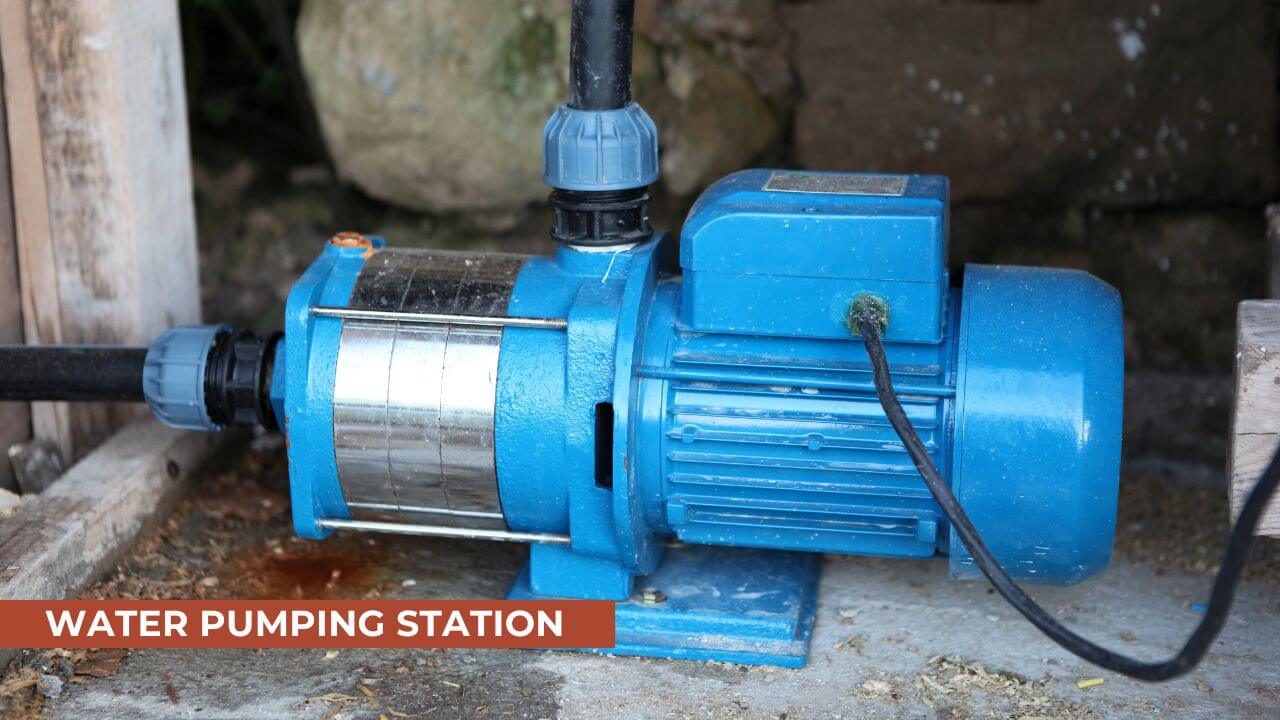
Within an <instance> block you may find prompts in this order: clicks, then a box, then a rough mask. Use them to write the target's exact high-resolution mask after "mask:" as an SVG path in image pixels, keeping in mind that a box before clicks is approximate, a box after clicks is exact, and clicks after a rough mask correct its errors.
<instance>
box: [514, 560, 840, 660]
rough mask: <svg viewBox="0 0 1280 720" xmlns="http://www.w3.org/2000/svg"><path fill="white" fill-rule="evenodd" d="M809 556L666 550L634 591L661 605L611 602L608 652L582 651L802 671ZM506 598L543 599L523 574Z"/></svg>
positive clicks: (814, 585)
mask: <svg viewBox="0 0 1280 720" xmlns="http://www.w3.org/2000/svg"><path fill="white" fill-rule="evenodd" d="M820 573H821V568H820V567H819V562H818V558H817V556H815V555H809V554H802V553H789V552H780V551H772V550H744V549H736V548H719V547H710V546H698V545H682V546H678V547H673V548H671V549H670V550H669V551H668V552H667V555H666V558H665V559H664V560H663V562H662V565H660V566H659V567H658V569H657V571H656V572H654V573H653V574H652V575H650V576H648V577H643V578H640V579H639V581H638V582H637V587H639V588H642V589H643V588H649V587H652V588H658V589H660V591H661V593H662V601H661V602H658V603H655V604H645V603H644V602H642V600H641V597H640V596H639V595H638V596H637V597H636V598H633V599H631V600H628V601H626V602H622V603H619V604H618V607H617V614H616V618H617V619H616V629H617V633H616V635H615V640H616V642H617V645H615V646H614V647H612V648H604V649H599V648H593V649H589V650H588V652H596V653H607V654H610V655H644V656H648V657H664V658H678V659H682V660H715V661H718V662H734V663H741V664H744V665H779V666H782V667H789V668H798V667H804V663H805V659H806V657H807V656H808V653H809V636H810V635H811V634H812V632H813V617H814V611H815V609H816V608H817V599H818V577H819V575H820ZM507 597H509V598H511V599H513V600H542V599H548V598H547V596H544V595H539V594H538V593H535V592H533V591H532V589H531V588H530V586H529V569H528V568H527V567H526V568H525V569H524V570H521V572H520V574H519V575H517V576H516V580H515V582H514V583H513V584H512V586H511V591H510V592H509V593H508V594H507Z"/></svg>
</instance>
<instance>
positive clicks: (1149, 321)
mask: <svg viewBox="0 0 1280 720" xmlns="http://www.w3.org/2000/svg"><path fill="white" fill-rule="evenodd" d="M567 8H568V2H567V0H486V2H484V3H476V2H470V1H468V0H432V2H429V3H423V2H419V0H384V1H383V2H379V3H374V4H367V3H340V2H336V1H335V0H307V2H306V4H305V7H304V12H303V16H302V18H301V21H300V27H299V42H300V47H301V50H302V57H303V61H304V66H305V70H306V72H307V75H308V80H309V83H310V86H311V89H312V92H313V95H314V99H315V102H316V107H317V110H318V114H319V117H320V119H321V125H322V129H323V131H324V135H325V138H326V141H327V144H328V146H329V149H330V151H331V154H332V155H333V158H334V160H335V163H336V166H337V167H338V169H339V172H340V173H341V174H342V175H343V177H344V178H346V179H347V180H349V181H350V182H351V183H353V184H354V185H356V186H357V187H358V188H360V189H361V190H363V191H364V192H366V193H368V194H370V195H372V196H374V197H376V198H380V199H382V200H385V201H387V202H390V203H393V204H396V205H399V206H402V207H407V208H412V209H417V210H419V211H423V212H426V213H429V214H433V215H442V214H443V215H448V214H451V213H463V214H466V213H473V214H474V213H484V214H486V215H492V214H502V213H513V214H516V215H520V214H524V215H528V214H529V213H542V212H545V210H544V209H542V208H541V206H540V203H541V202H542V199H543V197H544V196H545V193H546V189H545V188H544V187H542V185H541V184H540V181H539V169H540V168H539V162H538V146H539V145H538V144H539V131H540V128H541V124H542V121H543V119H544V118H545V117H546V115H547V114H548V113H549V111H550V110H551V108H552V107H553V106H554V105H555V104H556V103H558V102H560V101H561V100H562V98H563V97H564V96H565V81H566V74H567V69H566V66H567V53H568V49H567ZM637 29H638V33H639V37H638V40H637V50H636V61H635V71H636V95H637V98H638V99H639V100H640V101H641V102H642V103H644V104H645V106H646V107H647V108H648V109H649V110H650V112H651V114H653V115H654V117H655V120H657V122H658V125H659V129H660V131H661V133H662V142H663V148H662V149H663V161H662V169H663V175H664V179H663V181H662V184H661V186H660V187H659V189H658V194H659V203H658V208H657V213H656V214H657V216H658V217H659V218H660V219H663V220H665V221H666V222H667V224H668V225H669V226H675V225H678V222H679V219H680V217H681V215H682V213H683V211H684V210H685V209H686V208H687V207H688V205H689V203H690V202H691V201H692V199H693V198H694V197H695V196H696V194H697V193H698V192H699V191H700V190H701V189H702V188H704V187H705V186H706V185H707V184H708V183H710V182H712V181H714V180H715V179H716V178H717V177H719V176H721V175H723V174H725V173H727V172H730V171H732V170H734V169H737V168H740V167H745V166H749V165H776V166H792V167H808V168H818V169H831V170H851V171H884V172H921V173H939V174H944V175H947V176H949V177H950V178H951V181H952V193H953V200H954V202H955V207H954V216H953V228H952V259H953V261H954V262H955V263H956V265H957V269H958V268H959V266H961V265H962V264H963V263H964V262H1006V263H1013V262H1016V263H1024V264H1032V265H1038V264H1044V265H1066V266H1072V267H1079V268H1084V269H1088V270H1090V271H1091V272H1094V273H1096V274H1098V275H1100V276H1102V277H1103V278H1104V279H1106V280H1108V281H1109V282H1111V283H1113V284H1115V285H1116V286H1117V287H1118V288H1120V290H1121V292H1122V293H1123V294H1124V299H1125V308H1126V318H1127V322H1128V328H1127V331H1128V335H1129V344H1128V353H1129V361H1130V366H1131V369H1139V370H1154V371H1160V372H1170V373H1206V372H1208V373H1214V372H1228V371H1229V368H1230V362H1231V354H1232V352H1233V351H1232V338H1233V334H1234V330H1233V322H1234V305H1235V303H1236V301H1238V300H1239V299H1241V298H1244V297H1256V296H1260V295H1262V294H1264V292H1265V288H1264V287H1263V285H1264V278H1265V271H1264V270H1265V263H1266V259H1265V248H1264V244H1263V241H1262V238H1263V225H1264V223H1263V214H1262V206H1263V205H1264V204H1265V203H1266V202H1268V201H1269V200H1271V199H1273V198H1274V197H1275V195H1276V193H1277V186H1278V185H1280V176H1278V175H1280V174H1278V172H1277V162H1276V160H1277V158H1276V150H1277V107H1276V106H1277V100H1276V80H1277V78H1276V59H1277V45H1278V43H1277V33H1276V22H1275V13H1274V11H1273V9H1272V7H1271V6H1270V5H1268V4H1266V3H1262V2H1258V1H1257V0H1217V1H1216V2H1205V1H1204V0H1155V1H1154V2H1153V1H1152V0H1141V1H1138V0H1076V1H1075V2H1048V1H1045V2H1033V1H1026V2H1017V1H1012V0H1008V1H996V0H990V1H982V0H967V1H950V2H947V1H943V0H796V1H784V0H661V1H660V0H639V2H638V10H637ZM534 224H535V225H536V223H534ZM511 226H513V227H515V226H519V227H522V228H523V227H527V226H528V224H527V223H523V222H513V223H511Z"/></svg>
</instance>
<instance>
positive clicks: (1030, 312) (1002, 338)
mask: <svg viewBox="0 0 1280 720" xmlns="http://www.w3.org/2000/svg"><path fill="white" fill-rule="evenodd" d="M1122 322H1123V319H1122V317H1121V311H1120V297H1119V294H1118V293H1117V292H1116V291H1115V290H1114V289H1113V288H1111V287H1110V286H1109V285H1107V284H1105V283H1103V282H1102V281H1100V280H1098V279H1097V278H1094V277H1092V276H1091V275H1088V274H1086V273H1083V272H1080V271H1077V270H1046V269H1032V268H1023V267H988V266H981V265H979V266H973V265H971V266H969V268H968V269H967V270H966V271H965V288H964V306H963V310H962V312H961V318H960V357H961V365H960V367H961V370H962V375H961V377H960V385H959V394H958V401H957V407H958V411H957V417H958V418H959V423H958V425H957V427H956V431H955V432H956V443H955V451H954V452H955V473H954V477H953V479H952V481H951V485H952V490H953V491H954V492H955V494H956V496H957V497H958V498H959V499H960V502H961V503H962V504H963V505H964V508H965V510H966V511H967V512H968V513H969V517H970V518H971V519H972V520H973V523H974V525H975V526H976V527H977V528H978V530H979V532H981V534H982V537H983V539H984V541H985V542H986V543H987V547H989V548H991V550H992V551H993V552H995V554H996V556H997V557H999V558H1000V559H1001V560H1002V562H1003V563H1004V565H1005V567H1006V568H1008V569H1009V570H1010V571H1011V572H1012V573H1013V574H1015V575H1016V576H1018V577H1020V578H1023V579H1029V580H1043V581H1047V582H1055V583H1072V582H1076V581H1078V580H1082V579H1084V578H1086V577H1088V576H1090V575H1092V574H1094V573H1096V572H1098V571H1100V570H1102V569H1103V568H1105V567H1106V566H1107V563H1108V561H1109V560H1110V558H1111V540H1112V537H1113V535H1114V534H1115V522H1116V492H1117V489H1118V487H1117V482H1116V478H1117V475H1118V473H1119V471H1120V436H1121V404H1122V401H1123V396H1124V343H1123V334H1122V331H1121V326H1122ZM949 549H950V554H951V570H952V574H953V575H955V576H958V577H972V578H977V577H979V576H980V573H979V571H978V570H977V568H976V567H975V566H974V565H973V559H972V557H970V555H969V553H968V552H967V551H965V549H964V546H963V545H961V544H960V542H959V540H958V539H956V538H955V537H952V539H951V542H950V548H949Z"/></svg>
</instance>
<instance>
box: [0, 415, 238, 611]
mask: <svg viewBox="0 0 1280 720" xmlns="http://www.w3.org/2000/svg"><path fill="white" fill-rule="evenodd" d="M221 438H222V436H221V435H220V434H218V433H200V432H182V431H178V430H171V429H169V428H166V427H164V426H163V425H161V424H160V423H159V422H157V421H155V420H152V419H149V418H148V419H142V420H138V421H136V422H135V423H133V424H131V425H129V426H128V427H126V428H125V429H123V430H121V431H120V432H118V433H116V435H115V436H113V437H112V438H111V439H110V440H108V441H107V442H106V443H104V444H103V445H101V446H100V447H99V448H98V449H96V450H94V451H93V452H92V453H91V454H89V455H88V456H87V457H85V459H83V460H81V461H80V462H79V463H77V464H76V465H75V466H74V467H72V468H71V469H70V470H69V471H67V474H66V475H64V476H63V478H62V479H61V480H59V481H58V482H57V483H55V484H54V485H52V486H51V487H50V488H49V489H48V490H45V491H44V492H43V493H41V494H39V495H37V496H35V498H34V499H32V500H29V501H27V502H24V503H22V505H20V506H19V508H18V512H17V513H16V514H14V515H12V516H10V517H8V518H6V519H4V520H0V600H14V599H57V598H65V597H71V596H74V595H75V594H76V593H77V592H79V591H80V590H81V589H83V588H84V587H86V586H87V585H89V584H90V583H92V582H93V581H94V580H96V579H97V578H98V577H99V575H100V574H101V573H102V572H103V571H105V570H106V569H107V568H109V567H110V566H111V565H112V563H114V562H115V561H116V559H117V558H118V557H119V555H120V553H121V552H122V551H123V550H124V549H125V548H126V547H127V546H128V545H129V543H131V542H132V541H133V538H134V537H135V536H136V535H137V533H138V531H139V530H141V529H142V528H143V527H145V526H146V525H147V523H148V522H150V521H151V520H152V519H155V518H157V517H160V516H161V515H162V514H163V513H165V512H167V511H168V510H170V509H171V507H172V505H173V503H174V502H175V501H176V500H177V499H178V498H179V497H181V495H182V494H183V492H184V491H185V490H186V486H187V479H188V478H189V477H190V475H191V473H192V472H193V471H194V470H195V469H196V468H197V467H198V466H199V465H200V464H201V462H203V461H204V459H205V458H206V457H208V455H209V454H210V453H211V452H212V450H213V449H214V448H215V447H216V446H217V444H218V443H219V442H220V441H221Z"/></svg>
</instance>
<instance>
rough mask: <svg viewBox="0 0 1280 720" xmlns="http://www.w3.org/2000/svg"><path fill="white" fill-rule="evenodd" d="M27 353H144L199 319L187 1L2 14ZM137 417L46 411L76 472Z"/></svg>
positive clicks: (92, 409)
mask: <svg viewBox="0 0 1280 720" xmlns="http://www.w3.org/2000/svg"><path fill="white" fill-rule="evenodd" d="M0 56H2V58H3V64H4V77H5V83H6V87H7V90H8V92H6V96H5V107H6V111H7V114H8V120H9V128H8V131H9V146H10V148H11V149H12V165H13V173H12V176H13V182H14V188H13V191H14V204H15V217H16V224H17V231H18V232H17V245H18V260H19V271H20V276H21V285H22V307H23V317H24V324H25V329H26V340H27V342H29V343H60V342H62V343H77V342H84V343H143V342H147V341H149V340H151V339H152V338H154V337H155V336H157V335H159V334H160V333H161V332H163V331H164V330H165V329H167V328H168V327H170V326H172V325H175V324H180V323H187V322H198V321H199V318H200V307H199V291H198V278H197V273H196V242H195V219H194V209H193V201H192V192H191V167H190V157H189V144H188V138H187V125H186V99H185V90H184V88H183V79H182V54H181V42H180V37H179V29H178V14H177V4H176V2H175V0H115V1H114V2H101V1H100V0H45V1H43V2H39V3H32V2H28V0H0ZM136 413H137V407H136V406H107V405H76V406H74V407H68V406H66V405H56V404H46V403H37V404H35V405H34V406H33V410H32V424H33V426H34V428H35V432H36V434H37V435H38V436H40V437H45V438H48V439H51V440H54V441H56V442H57V443H58V445H59V446H60V447H61V448H62V450H63V452H64V454H66V455H67V457H68V458H74V457H78V456H80V455H82V454H83V453H84V452H86V451H87V450H88V449H89V448H90V447H92V445H93V444H94V443H96V442H97V441H99V440H101V439H102V438H104V437H106V436H107V435H108V434H109V433H110V431H111V430H112V429H113V428H115V427H117V426H119V425H120V424H121V423H123V422H125V421H127V420H128V419H130V418H132V417H134V416H135V415H136Z"/></svg>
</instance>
